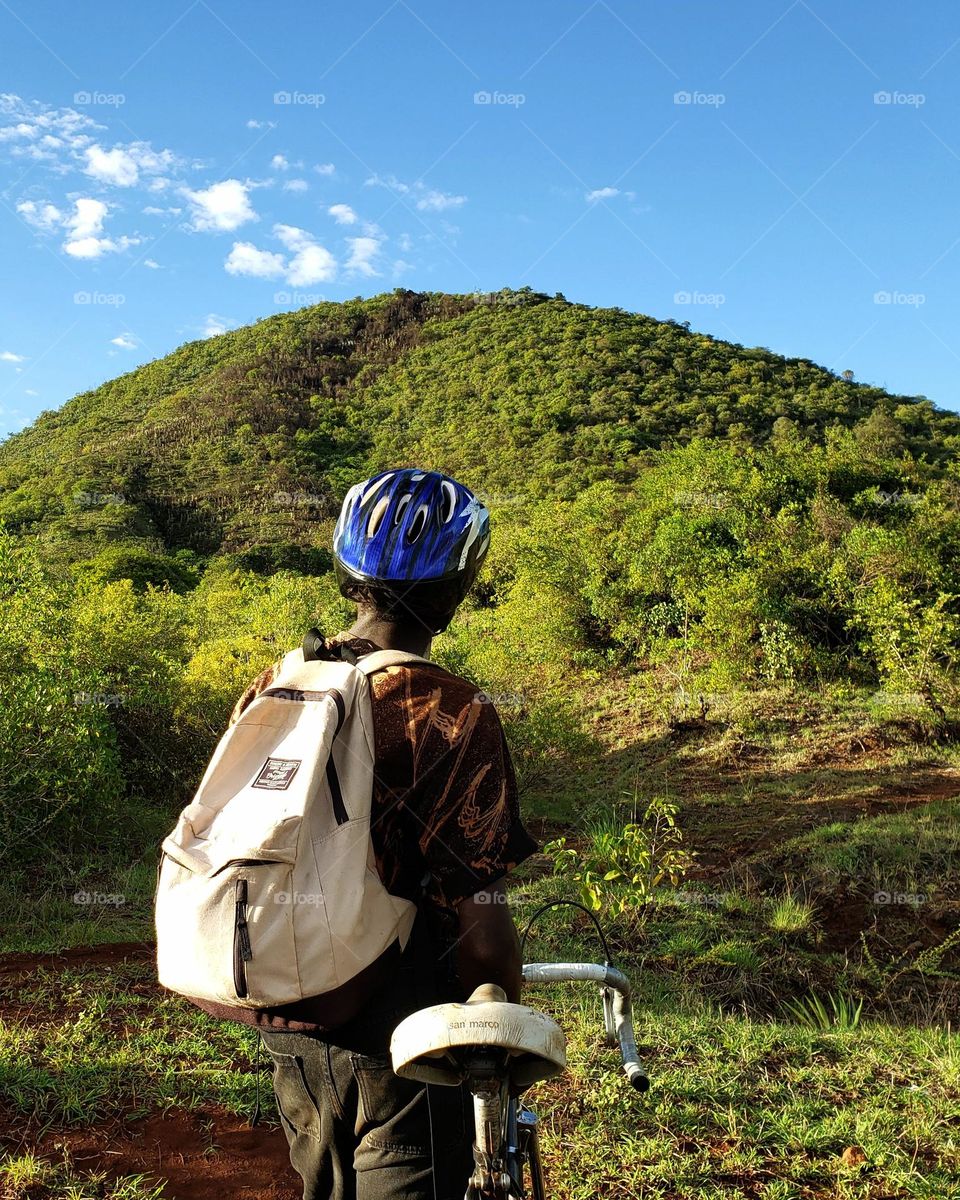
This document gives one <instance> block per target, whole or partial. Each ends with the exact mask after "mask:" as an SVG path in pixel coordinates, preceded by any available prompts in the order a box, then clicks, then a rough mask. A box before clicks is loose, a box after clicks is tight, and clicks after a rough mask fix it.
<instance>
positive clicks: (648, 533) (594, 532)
mask: <svg viewBox="0 0 960 1200" xmlns="http://www.w3.org/2000/svg"><path fill="white" fill-rule="evenodd" d="M958 447H960V417H958V416H957V415H955V414H953V413H948V412H943V411H939V410H937V409H936V408H935V407H934V406H933V405H932V404H930V403H929V402H928V401H926V400H924V399H922V398H918V397H893V396H889V395H887V394H886V393H884V392H882V391H880V390H878V389H876V388H870V387H865V386H862V385H858V384H855V383H853V382H851V381H849V380H846V379H838V378H837V377H836V376H834V375H833V374H831V373H830V372H828V371H825V370H824V369H822V368H821V367H817V366H816V365H814V364H813V363H811V362H807V361H805V360H798V359H784V358H780V357H778V356H776V355H773V354H770V353H769V352H768V351H766V350H747V349H744V348H743V347H740V346H734V345H730V344H727V343H724V342H718V341H715V340H713V339H712V338H709V337H705V336H703V335H700V334H696V333H693V332H691V331H690V330H689V329H687V328H686V327H684V326H680V325H677V324H674V323H672V322H657V321H654V320H651V319H650V318H647V317H643V316H638V315H635V314H632V313H627V312H624V311H622V310H620V309H591V308H587V307H585V306H583V305H577V304H570V303H568V302H567V301H566V300H564V299H563V298H562V297H559V296H558V297H554V298H553V299H551V298H549V297H547V296H543V295H538V294H536V293H533V292H530V291H520V292H511V291H504V292H500V293H496V294H494V295H489V296H447V295H442V294H436V293H426V294H419V293H413V292H404V291H397V292H394V293H393V294H390V295H383V296H377V297H374V298H372V299H370V300H354V301H349V302H346V303H343V304H323V305H319V306H317V307H315V308H309V309H303V310H301V311H299V312H295V313H288V314H284V315H281V316H275V317H271V318H269V319H267V320H264V321H260V322H258V323H257V324H255V325H252V326H250V327H249V328H246V329H240V330H236V331H234V332H232V333H228V334H224V335H223V336H221V337H217V338H212V339H210V340H207V341H203V342H195V343H191V344H189V345H186V346H183V347H181V348H180V349H179V350H177V351H176V352H175V353H173V354H171V355H169V356H168V357H167V358H165V359H162V360H160V361H157V362H154V363H150V364H148V365H146V366H144V367H142V368H140V369H139V370H137V371H133V372H131V373H130V374H128V375H125V376H122V377H120V378H118V379H115V380H112V381H110V382H109V383H106V384H104V385H103V386H102V387H100V388H97V389H96V390H94V391H91V392H86V393H84V394H82V395H80V396H77V397H76V398H75V399H73V400H71V401H70V402H69V403H68V404H66V405H64V407H63V408H62V409H61V410H60V411H58V412H52V413H45V414H43V415H42V416H41V417H40V418H39V419H38V420H37V421H36V423H35V424H34V425H33V426H32V427H30V428H29V429H26V430H24V431H23V432H22V433H20V434H17V435H16V436H14V437H11V438H10V439H8V440H7V441H6V442H4V443H3V444H2V445H0V847H2V846H3V845H7V847H8V853H9V848H10V847H15V846H17V845H21V846H22V845H23V844H24V843H25V842H26V841H27V839H28V838H29V837H30V835H31V829H32V822H33V821H34V819H35V816H36V811H35V806H37V805H38V806H39V810H40V812H41V813H43V814H44V816H43V821H44V822H49V830H50V831H51V834H52V832H53V831H54V830H61V831H62V832H61V835H59V836H63V837H67V838H68V840H69V839H76V842H77V845H82V844H85V842H86V841H87V840H89V839H96V837H97V836H98V835H99V833H100V831H101V830H102V829H104V828H114V829H115V830H119V831H121V832H120V833H118V835H117V836H118V837H122V838H129V837H130V836H135V834H134V832H133V831H132V829H131V827H130V826H129V814H130V813H131V812H144V813H147V812H151V811H152V812H156V811H160V812H162V813H165V814H166V813H168V812H169V811H170V809H171V807H173V806H175V805H176V804H177V803H183V802H185V800H186V799H187V798H188V796H189V793H190V790H191V787H192V784H193V783H194V782H195V779H196V777H197V772H198V771H199V770H200V769H201V768H202V764H203V762H204V761H205V759H206V757H207V756H208V755H209V753H210V750H211V748H212V745H213V742H214V741H215V738H216V736H217V734H218V732H219V731H220V730H221V729H222V727H223V723H224V721H225V720H226V717H227V714H228V713H229V711H230V708H231V706H232V704H233V702H234V701H235V699H236V696H237V694H238V693H239V691H240V690H241V689H242V688H243V687H244V686H246V684H247V683H248V682H249V680H250V678H251V677H252V676H253V675H254V674H256V672H257V671H259V670H260V669H262V668H263V667H264V666H266V665H267V664H268V663H269V662H270V661H271V660H272V659H273V658H274V657H276V654H277V652H278V650H279V649H280V648H283V647H287V646H290V645H294V644H296V643H297V642H299V640H300V638H301V636H302V633H303V630H304V629H305V628H306V627H307V626H308V625H310V624H314V623H319V624H320V625H321V627H323V628H328V629H331V628H337V627H342V623H343V622H344V621H347V620H348V619H349V616H350V608H349V606H348V605H345V604H344V602H343V601H342V599H341V597H340V596H339V594H338V591H337V588H336V585H335V582H334V579H333V574H332V571H331V570H330V566H331V562H330V549H329V547H330V538H331V533H332V528H333V523H334V519H335V515H336V512H337V510H338V507H339V503H340V499H341V497H342V495H343V493H344V491H345V490H346V488H347V486H348V485H349V484H350V483H352V482H354V481H355V480H357V479H359V478H362V477H363V476H365V475H366V474H368V473H369V472H372V471H374V470H376V469H379V468H381V467H386V466H389V465H396V464H398V463H406V464H411V463H417V464H421V465H423V466H426V467H433V468H439V469H442V470H445V471H448V472H450V473H452V474H454V475H457V476H458V477H460V478H461V479H463V480H464V481H465V482H466V483H467V484H469V485H471V486H473V487H474V488H475V489H476V490H477V491H478V492H479V493H480V494H481V495H482V496H483V497H484V498H485V499H486V501H487V502H488V504H489V506H490V508H491V510H492V514H493V523H494V536H493V543H492V549H491V552H490V556H489V559H488V562H487V564H486V565H485V567H484V571H483V575H482V577H481V579H480V582H479V584H478V586H477V588H476V589H475V590H474V593H473V595H472V596H471V598H470V599H469V601H468V602H467V604H466V605H465V606H464V608H463V610H462V612H461V615H460V616H459V617H458V619H457V621H456V622H455V623H454V625H453V627H452V628H451V629H450V630H449V631H448V632H447V633H446V634H444V635H443V636H442V637H441V638H439V639H437V642H436V645H435V647H434V653H435V654H436V656H437V657H438V658H439V659H440V661H442V662H444V663H445V664H446V665H448V666H449V667H451V669H454V670H457V671H460V672H462V673H464V674H466V675H468V676H469V677H471V678H473V679H474V680H475V681H476V682H477V683H478V684H479V685H481V686H483V687H484V688H487V689H489V690H492V691H493V693H494V694H496V695H503V696H506V697H508V698H511V697H512V698H513V699H511V700H510V701H509V703H507V704H506V705H505V706H503V707H504V722H505V724H506V726H507V728H508V736H509V737H510V739H511V741H512V744H513V747H514V750H515V754H516V757H517V761H518V765H519V768H520V771H521V775H522V777H523V779H524V780H525V782H526V784H528V785H530V786H532V787H543V788H546V791H545V792H544V797H545V800H544V805H545V807H544V812H546V810H547V809H550V810H551V811H552V812H559V811H560V809H561V808H563V807H564V806H567V808H568V810H571V811H572V810H574V809H575V808H576V803H577V801H576V798H575V797H573V796H572V795H571V794H570V793H569V789H568V787H567V785H566V784H563V783H562V782H561V783H559V784H558V783H557V775H556V771H557V769H558V766H557V764H558V763H560V764H562V763H564V762H569V761H571V760H572V758H577V757H578V756H580V758H581V759H582V757H583V755H587V758H588V761H590V762H593V763H595V762H597V761H599V762H601V763H604V764H605V765H604V766H603V768H602V771H601V774H600V776H599V777H598V778H597V779H596V787H595V791H596V793H597V796H598V798H602V796H603V794H604V788H605V787H606V786H607V784H606V783H605V782H604V781H605V780H606V779H608V778H612V777H613V776H610V775H609V770H610V768H609V763H608V760H607V759H605V758H604V757H603V754H604V753H610V754H615V756H616V761H618V762H619V761H620V760H621V758H623V761H628V760H630V755H631V754H632V753H633V751H630V753H626V756H625V758H624V756H623V755H622V754H621V751H624V750H625V748H626V747H629V746H631V745H633V746H634V747H639V746H641V745H642V744H643V741H644V738H647V737H649V736H651V735H650V730H649V722H650V721H653V722H654V723H656V722H657V721H667V722H668V723H669V722H673V721H677V720H679V721H684V720H686V719H688V718H689V717H690V716H691V713H693V714H695V715H697V719H699V720H705V719H706V717H707V715H708V713H710V712H711V711H713V712H714V713H716V712H717V711H724V710H726V711H730V712H733V711H743V710H745V709H744V706H748V705H749V703H752V701H751V700H749V697H750V696H752V695H754V694H759V693H762V692H763V690H764V689H767V688H771V687H772V688H780V689H785V691H786V693H787V694H789V695H791V696H792V697H794V698H793V699H791V700H790V701H789V702H788V703H789V705H790V706H793V707H796V706H797V705H800V704H801V703H805V702H806V700H805V698H809V697H810V696H811V695H813V694H817V695H819V696H821V698H822V697H823V696H825V695H827V693H828V692H829V691H830V689H832V692H831V694H833V693H835V694H836V695H837V696H840V697H841V699H840V700H839V701H838V703H839V704H840V706H841V708H843V707H844V705H846V704H847V703H848V698H849V696H850V695H857V696H859V697H860V701H858V703H859V704H860V709H859V710H858V711H860V712H861V713H862V714H863V716H862V720H863V721H868V722H876V721H879V722H881V724H883V723H884V722H885V723H886V725H885V729H886V733H885V734H884V735H883V736H884V737H886V738H887V740H888V742H889V741H890V739H892V741H893V743H897V742H898V740H899V741H903V739H904V738H906V739H907V740H908V741H909V740H910V739H913V740H914V741H915V740H916V739H917V738H918V737H922V738H925V739H927V740H928V741H934V742H936V741H938V740H942V739H944V738H949V737H951V736H952V735H953V732H954V731H955V728H956V721H955V717H956V711H957V701H958V687H957V685H958V673H957V670H956V662H957V655H958V653H960V588H958V586H957V580H958V576H960V571H958V567H960V466H958V453H957V450H958ZM607 688H610V689H612V691H610V693H609V699H608V703H609V704H610V706H611V710H612V711H615V712H616V713H618V714H619V719H618V721H617V723H616V724H615V725H614V726H611V727H610V729H611V736H613V737H614V738H615V741H616V745H615V746H613V745H606V743H605V742H604V740H603V738H602V737H601V738H600V739H599V741H598V737H597V730H596V728H595V724H594V722H595V718H596V712H595V708H596V704H597V702H598V701H597V697H598V695H599V693H600V691H602V690H603V689H607ZM78 696H79V697H80V698H81V699H80V700H79V701H78V700H77V697H78ZM843 697H846V699H844V698H843ZM817 703H818V704H819V703H820V701H817ZM818 711H819V710H818ZM24 713H29V714H30V717H29V719H27V720H24V718H23V714H24ZM640 713H645V714H646V715H645V716H643V717H642V718H641V716H640V715H639V714H640ZM858 720H860V718H858ZM724 721H725V719H724ZM721 723H724V722H721ZM614 729H615V730H616V732H615V734H614V733H613V732H612V731H613V730H614ZM891 730H894V732H892V733H891ZM897 731H899V732H897ZM744 737H745V740H746V741H749V740H750V739H749V738H746V735H744ZM39 745H42V746H44V747H45V752H44V753H43V754H38V753H37V752H36V748H37V746H39ZM603 746H606V750H605V751H604V750H602V749H601V747H603ZM818 753H819V751H818ZM598 756H599V757H598ZM590 769H591V770H592V768H590ZM584 770H587V768H584V767H583V766H582V764H581V766H579V767H577V771H584ZM619 773H622V771H621V768H617V769H616V771H615V772H614V774H615V775H616V776H617V778H619ZM591 777H593V776H591ZM551 781H552V782H551ZM619 789H620V784H619V783H618V784H617V785H616V787H615V788H614V790H615V791H618V790H619ZM24 796H32V797H34V807H33V808H32V807H31V806H30V805H24V804H23V797H24ZM547 797H549V804H547V802H546V798H547ZM164 819H165V818H164ZM46 827H47V826H45V828H46ZM34 848H35V850H36V852H37V853H40V854H41V855H42V853H43V842H42V841H36V840H34ZM2 854H3V850H2V848H0V856H2Z"/></svg>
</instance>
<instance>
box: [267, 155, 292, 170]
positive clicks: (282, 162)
mask: <svg viewBox="0 0 960 1200" xmlns="http://www.w3.org/2000/svg"><path fill="white" fill-rule="evenodd" d="M270 166H271V167H272V169H273V170H274V171H289V170H290V164H289V163H288V162H287V160H286V159H285V158H284V156H283V155H282V154H275V155H274V156H273V158H271V159H270Z"/></svg>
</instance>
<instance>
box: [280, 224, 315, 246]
mask: <svg viewBox="0 0 960 1200" xmlns="http://www.w3.org/2000/svg"><path fill="white" fill-rule="evenodd" d="M273 235H274V237H276V238H279V239H280V241H281V242H283V244H284V245H285V246H286V248H287V249H288V250H302V249H303V247H304V246H309V245H310V244H311V243H312V242H313V238H312V237H311V236H310V234H309V233H307V231H306V230H305V229H298V228H297V227H296V225H274V227H273Z"/></svg>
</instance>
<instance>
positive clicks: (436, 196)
mask: <svg viewBox="0 0 960 1200" xmlns="http://www.w3.org/2000/svg"><path fill="white" fill-rule="evenodd" d="M466 202H467V198H466V196H451V195H448V194H447V193H446V192H438V191H434V190H433V189H429V190H428V191H427V192H425V193H424V194H423V195H422V196H420V197H419V199H418V200H417V208H419V209H420V210H421V211H423V212H443V211H444V210H445V209H447V208H459V207H460V205H461V204H466Z"/></svg>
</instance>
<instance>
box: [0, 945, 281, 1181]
mask: <svg viewBox="0 0 960 1200" xmlns="http://www.w3.org/2000/svg"><path fill="white" fill-rule="evenodd" d="M153 956H154V947H153V946H152V945H150V944H149V943H148V942H118V943H115V944H113V945H104V946H74V947H72V948H71V949H69V950H65V951H63V952H62V953H60V954H5V955H2V956H0V981H2V982H3V983H7V984H11V983H16V982H17V981H18V980H21V979H25V978H26V977H27V976H29V975H31V974H32V973H33V972H34V971H36V970H39V969H46V970H48V971H51V970H52V971H56V970H67V969H69V968H70V967H73V966H83V967H89V966H91V965H93V966H97V967H100V968H102V969H103V970H104V971H109V970H110V967H111V966H112V965H114V964H116V963H120V962H124V961H127V960H135V961H148V962H149V961H152V959H153ZM0 1015H4V1016H5V1017H7V1018H8V1019H16V1013H15V1012H11V1011H9V1010H7V1011H5V1012H4V1013H3V1014H0ZM266 1086H267V1088H268V1089H269V1083H267V1084H266ZM8 1121H9V1123H8ZM35 1132H36V1131H35V1130H33V1129H30V1128H29V1127H25V1126H24V1122H23V1120H22V1118H21V1119H18V1120H15V1119H12V1118H8V1119H4V1120H3V1121H2V1122H0V1153H2V1154H18V1153H24V1152H26V1151H28V1150H29V1151H32V1152H33V1153H35V1154H37V1155H38V1156H39V1157H42V1158H45V1159H47V1160H49V1161H51V1162H61V1161H63V1154H64V1151H66V1152H67V1154H68V1155H69V1159H70V1161H71V1163H72V1164H73V1166H74V1167H75V1168H76V1170H77V1171H78V1172H80V1173H82V1174H87V1173H91V1172H100V1171H105V1172H107V1173H108V1174H109V1175H110V1176H111V1177H112V1178H116V1177H122V1176H125V1175H141V1174H142V1175H146V1176H147V1178H148V1179H149V1181H150V1182H151V1183H163V1184H164V1190H163V1195H164V1197H166V1200H300V1197H301V1196H302V1195H303V1185H302V1183H301V1181H300V1177H299V1176H298V1175H297V1173H296V1172H295V1171H294V1170H293V1168H292V1167H291V1166H290V1159H289V1155H288V1150H287V1140H286V1138H285V1137H284V1135H283V1130H282V1129H279V1128H278V1127H276V1126H257V1127H256V1128H254V1129H251V1128H250V1126H249V1122H248V1118H247V1117H246V1116H238V1115H237V1114H236V1113H231V1112H227V1111H226V1110H224V1109H218V1108H208V1109H203V1110H196V1111H193V1112H185V1111H182V1110H174V1111H172V1112H169V1113H166V1114H162V1113H155V1114H153V1115H151V1116H148V1117H143V1118H140V1119H139V1120H135V1121H130V1122H127V1123H125V1124H119V1123H117V1122H115V1121H114V1122H108V1123H103V1124H100V1125H92V1126H87V1127H86V1128H83V1129H57V1130H53V1131H52V1132H49V1133H46V1134H44V1135H43V1136H41V1137H40V1138H39V1139H38V1138H37V1137H36V1136H35Z"/></svg>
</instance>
